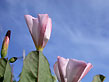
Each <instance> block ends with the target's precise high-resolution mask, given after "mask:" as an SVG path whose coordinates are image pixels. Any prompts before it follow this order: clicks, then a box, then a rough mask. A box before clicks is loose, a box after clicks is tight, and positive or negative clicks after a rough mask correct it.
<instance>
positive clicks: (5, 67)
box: [0, 58, 12, 82]
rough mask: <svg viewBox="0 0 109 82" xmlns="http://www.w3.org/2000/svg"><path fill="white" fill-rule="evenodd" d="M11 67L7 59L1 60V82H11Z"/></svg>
mask: <svg viewBox="0 0 109 82" xmlns="http://www.w3.org/2000/svg"><path fill="white" fill-rule="evenodd" d="M11 79H12V76H11V66H10V64H9V61H8V60H7V59H4V58H1V59H0V82H11Z"/></svg>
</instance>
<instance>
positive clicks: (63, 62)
mask: <svg viewBox="0 0 109 82" xmlns="http://www.w3.org/2000/svg"><path fill="white" fill-rule="evenodd" d="M91 68H92V65H91V63H85V62H84V61H79V60H76V59H64V58H63V57H60V56H58V60H57V62H56V63H55V64H54V71H55V74H56V76H57V78H58V80H59V82H80V80H81V79H82V78H83V77H84V76H85V75H86V74H87V73H88V72H89V70H90V69H91Z"/></svg>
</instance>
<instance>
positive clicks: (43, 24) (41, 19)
mask: <svg viewBox="0 0 109 82" xmlns="http://www.w3.org/2000/svg"><path fill="white" fill-rule="evenodd" d="M38 20H39V28H41V31H40V35H39V36H40V38H39V41H38V44H39V46H43V39H44V34H45V30H46V25H47V22H48V14H39V15H38Z"/></svg>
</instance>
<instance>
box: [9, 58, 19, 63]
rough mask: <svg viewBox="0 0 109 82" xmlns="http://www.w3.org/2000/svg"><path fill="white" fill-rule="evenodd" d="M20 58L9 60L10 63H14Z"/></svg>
mask: <svg viewBox="0 0 109 82" xmlns="http://www.w3.org/2000/svg"><path fill="white" fill-rule="evenodd" d="M17 59H18V58H17V57H12V58H11V59H9V62H10V63H14V62H15V61H16V60H17Z"/></svg>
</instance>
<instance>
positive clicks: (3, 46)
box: [1, 30, 11, 58]
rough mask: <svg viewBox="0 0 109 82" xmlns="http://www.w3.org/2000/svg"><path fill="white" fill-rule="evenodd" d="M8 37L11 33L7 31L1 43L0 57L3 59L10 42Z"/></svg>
mask: <svg viewBox="0 0 109 82" xmlns="http://www.w3.org/2000/svg"><path fill="white" fill-rule="evenodd" d="M10 35H11V31H10V30H8V31H7V33H6V35H5V38H4V40H3V43H2V49H1V57H2V58H4V57H5V56H6V55H7V50H8V45H9V40H10Z"/></svg>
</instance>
